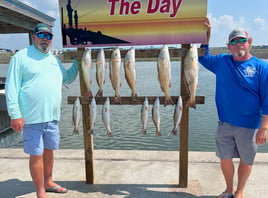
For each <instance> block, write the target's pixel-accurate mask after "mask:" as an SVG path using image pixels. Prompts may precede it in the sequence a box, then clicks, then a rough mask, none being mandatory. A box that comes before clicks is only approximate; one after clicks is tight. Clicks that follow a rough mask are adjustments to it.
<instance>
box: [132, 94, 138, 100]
mask: <svg viewBox="0 0 268 198" xmlns="http://www.w3.org/2000/svg"><path fill="white" fill-rule="evenodd" d="M137 97H138V94H137V93H136V92H132V94H131V99H132V100H134V99H137Z"/></svg>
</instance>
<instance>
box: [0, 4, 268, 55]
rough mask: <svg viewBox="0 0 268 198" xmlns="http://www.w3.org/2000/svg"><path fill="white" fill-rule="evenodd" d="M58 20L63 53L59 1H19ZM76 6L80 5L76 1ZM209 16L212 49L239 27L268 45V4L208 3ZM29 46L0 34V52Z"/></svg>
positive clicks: (57, 42)
mask: <svg viewBox="0 0 268 198" xmlns="http://www.w3.org/2000/svg"><path fill="white" fill-rule="evenodd" d="M19 1H21V2H22V3H25V4H27V5H29V6H31V7H33V8H35V9H37V10H39V11H41V12H44V13H46V14H47V15H49V16H51V17H53V18H55V19H56V21H55V26H54V27H53V33H54V35H55V36H54V38H53V46H52V48H53V49H61V48H62V45H61V43H62V42H61V33H60V17H59V7H58V3H57V0H45V1H36V0H19ZM73 2H76V1H73ZM207 16H208V18H209V19H210V22H211V26H212V32H211V39H210V46H211V47H225V46H226V42H227V37H228V34H229V33H230V32H231V31H232V30H233V29H234V28H238V27H242V28H245V29H246V30H247V31H248V33H249V35H250V36H251V37H252V38H253V45H268V12H267V0H256V1H250V0H208V7H207ZM28 45H29V40H28V35H27V34H16V35H14V34H0V48H7V49H11V50H13V51H15V50H16V49H22V48H24V47H27V46H28Z"/></svg>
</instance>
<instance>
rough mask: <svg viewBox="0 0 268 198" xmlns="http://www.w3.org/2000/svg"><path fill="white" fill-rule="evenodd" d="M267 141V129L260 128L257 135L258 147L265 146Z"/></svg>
mask: <svg viewBox="0 0 268 198" xmlns="http://www.w3.org/2000/svg"><path fill="white" fill-rule="evenodd" d="M266 140H267V129H266V128H260V129H259V130H258V132H257V133H256V143H257V145H260V144H265V143H266Z"/></svg>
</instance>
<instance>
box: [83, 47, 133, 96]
mask: <svg viewBox="0 0 268 198" xmlns="http://www.w3.org/2000/svg"><path fill="white" fill-rule="evenodd" d="M121 65H122V61H121V53H120V50H119V48H118V47H116V48H115V49H114V50H113V52H112V55H111V58H110V63H109V69H110V74H109V76H110V80H111V84H112V87H113V89H114V91H115V100H117V101H120V91H119V88H120V86H121V81H120V71H121ZM81 66H82V78H83V82H84V85H85V87H86V92H87V93H86V95H87V96H93V94H92V91H91V88H90V85H91V83H92V82H91V79H90V68H92V66H93V63H92V58H91V49H90V48H87V49H86V50H85V52H84V53H83V55H82V59H81ZM124 69H125V77H126V81H127V83H128V85H129V87H130V88H131V90H132V95H131V96H132V98H133V99H134V98H136V97H137V91H136V66H135V49H134V48H131V49H130V50H129V51H128V52H127V54H126V56H125V59H124ZM105 72H106V60H105V54H104V49H100V50H99V52H98V55H97V60H96V81H97V84H98V87H99V90H98V92H97V94H96V97H102V96H103V85H104V83H105Z"/></svg>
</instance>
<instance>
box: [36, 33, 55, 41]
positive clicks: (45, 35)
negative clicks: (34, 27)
mask: <svg viewBox="0 0 268 198" xmlns="http://www.w3.org/2000/svg"><path fill="white" fill-rule="evenodd" d="M36 36H37V37H38V38H40V39H44V38H46V39H47V40H52V37H53V35H52V34H44V33H38V34H36Z"/></svg>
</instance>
